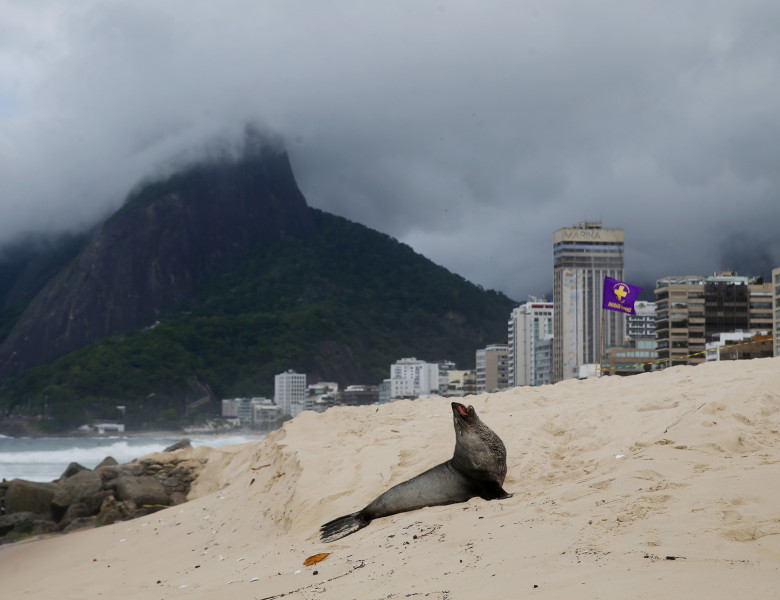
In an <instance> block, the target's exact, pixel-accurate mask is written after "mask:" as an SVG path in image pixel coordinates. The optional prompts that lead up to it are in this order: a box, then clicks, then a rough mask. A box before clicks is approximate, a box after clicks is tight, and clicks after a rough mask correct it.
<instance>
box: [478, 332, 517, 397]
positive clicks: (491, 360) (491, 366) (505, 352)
mask: <svg viewBox="0 0 780 600" xmlns="http://www.w3.org/2000/svg"><path fill="white" fill-rule="evenodd" d="M476 358H477V369H476V371H477V394H481V393H483V392H497V391H499V390H505V389H507V388H508V387H509V346H508V345H507V344H491V345H490V346H487V347H486V348H480V349H479V350H477V356H476Z"/></svg>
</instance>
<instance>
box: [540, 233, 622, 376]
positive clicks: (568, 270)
mask: <svg viewBox="0 0 780 600" xmlns="http://www.w3.org/2000/svg"><path fill="white" fill-rule="evenodd" d="M624 243H625V233H624V231H623V230H622V229H604V228H603V227H602V226H601V223H600V222H590V221H585V222H582V223H578V224H577V225H574V226H573V227H567V228H564V229H559V230H558V231H556V232H555V233H553V329H554V337H553V374H552V379H553V383H556V382H558V381H563V380H564V379H572V378H574V377H577V376H578V373H579V367H580V366H581V365H586V364H595V363H598V362H599V361H600V356H599V349H600V344H601V318H602V312H603V313H604V315H603V316H604V348H607V347H609V346H616V345H619V344H622V343H623V338H624V332H625V316H624V315H623V314H622V313H618V312H616V311H612V310H607V311H602V308H601V300H602V293H603V287H604V277H605V276H609V277H612V278H614V279H618V280H620V281H623V279H624V270H623V246H624Z"/></svg>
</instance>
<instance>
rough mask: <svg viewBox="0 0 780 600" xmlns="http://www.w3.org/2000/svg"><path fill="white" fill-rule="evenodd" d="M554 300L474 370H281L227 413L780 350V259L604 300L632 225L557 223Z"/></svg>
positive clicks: (624, 371) (266, 416) (507, 384)
mask: <svg viewBox="0 0 780 600" xmlns="http://www.w3.org/2000/svg"><path fill="white" fill-rule="evenodd" d="M552 242H553V244H552V251H553V273H552V276H553V298H552V301H550V300H549V299H546V298H537V297H534V296H530V297H529V298H528V300H527V301H526V302H524V303H522V304H521V305H520V306H518V307H517V308H515V309H514V310H513V311H512V313H511V314H510V315H509V320H508V323H507V340H506V343H504V342H496V343H493V344H488V345H487V346H485V347H484V348H479V349H477V350H476V352H475V357H474V368H473V369H468V370H458V369H457V368H456V365H455V363H453V362H451V361H448V360H439V361H437V362H426V361H424V360H419V359H417V358H414V357H409V358H400V359H399V360H397V361H396V362H394V363H393V364H391V365H390V367H389V373H390V377H389V378H387V379H385V380H384V381H382V382H381V383H380V384H379V385H376V386H371V385H368V386H366V385H350V386H348V387H346V388H345V389H343V390H340V389H339V386H338V384H337V383H333V382H318V383H314V384H307V381H306V375H305V374H303V373H296V372H295V371H292V370H289V371H287V372H285V373H280V374H279V375H276V377H275V381H274V398H273V399H267V398H245V399H234V400H223V401H222V412H223V417H224V418H226V419H231V420H233V422H234V423H235V424H236V425H240V426H244V427H257V428H269V429H270V428H272V427H274V426H276V424H278V423H279V422H280V421H281V420H283V419H285V418H289V417H294V416H295V415H297V414H299V413H300V412H302V411H304V410H312V411H317V412H322V411H325V410H327V409H328V408H330V407H333V406H358V405H364V404H376V403H383V402H390V401H392V400H399V399H415V398H420V397H424V396H432V395H437V396H454V397H461V396H469V395H472V394H482V393H493V392H497V391H500V390H505V389H509V388H513V387H518V386H540V385H547V384H550V383H557V382H559V381H563V380H566V379H572V378H580V379H582V378H586V377H591V376H595V375H632V374H635V373H642V372H646V371H654V370H657V369H663V368H666V367H670V366H675V365H695V364H699V363H702V362H705V361H711V360H740V359H746V358H757V357H763V356H772V355H774V356H780V267H779V268H776V269H774V270H773V271H772V280H771V281H770V282H763V281H761V280H760V279H759V278H756V277H746V276H740V275H738V274H736V273H732V272H721V273H715V274H713V275H709V276H706V275H689V276H666V277H661V278H660V279H658V280H657V281H656V283H655V288H654V295H655V302H648V301H637V302H636V303H635V304H634V311H635V314H623V313H620V312H616V311H611V310H604V309H603V308H602V295H603V282H604V279H605V277H611V278H613V279H616V280H618V281H625V272H624V262H623V258H624V247H625V233H624V231H623V230H622V229H607V228H604V227H603V226H602V224H601V222H592V221H584V222H581V223H578V224H576V225H573V226H571V227H565V228H562V229H559V230H557V231H555V232H554V233H553V239H552Z"/></svg>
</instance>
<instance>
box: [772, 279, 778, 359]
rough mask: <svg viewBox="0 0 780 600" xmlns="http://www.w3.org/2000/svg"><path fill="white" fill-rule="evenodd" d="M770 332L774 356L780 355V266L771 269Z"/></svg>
mask: <svg viewBox="0 0 780 600" xmlns="http://www.w3.org/2000/svg"><path fill="white" fill-rule="evenodd" d="M772 333H773V337H774V348H775V349H774V353H775V356H780V267H778V268H777V269H773V270H772Z"/></svg>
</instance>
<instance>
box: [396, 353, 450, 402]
mask: <svg viewBox="0 0 780 600" xmlns="http://www.w3.org/2000/svg"><path fill="white" fill-rule="evenodd" d="M438 393H439V365H438V364H437V363H427V362H425V361H423V360H417V359H416V358H414V357H411V358H402V359H401V360H399V361H396V362H394V363H393V364H392V365H390V395H391V397H392V398H417V397H419V396H427V395H430V394H438Z"/></svg>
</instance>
